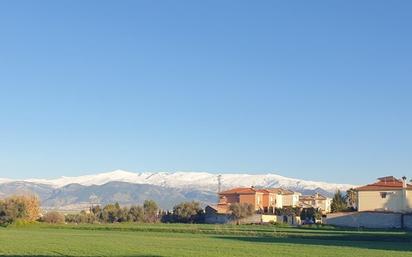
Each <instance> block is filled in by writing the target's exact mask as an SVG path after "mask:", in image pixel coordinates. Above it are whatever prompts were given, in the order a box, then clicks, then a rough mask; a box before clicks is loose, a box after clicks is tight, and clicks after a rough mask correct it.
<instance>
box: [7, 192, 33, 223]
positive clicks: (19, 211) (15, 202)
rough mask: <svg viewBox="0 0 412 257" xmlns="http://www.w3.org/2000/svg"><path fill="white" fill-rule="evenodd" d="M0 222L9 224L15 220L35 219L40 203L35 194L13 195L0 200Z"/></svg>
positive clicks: (30, 220)
mask: <svg viewBox="0 0 412 257" xmlns="http://www.w3.org/2000/svg"><path fill="white" fill-rule="evenodd" d="M0 205H1V207H0V223H1V224H3V225H7V224H10V223H12V222H14V221H16V220H24V221H27V222H33V221H36V220H37V219H38V218H39V216H40V207H39V206H40V204H39V200H38V198H37V197H36V196H31V195H23V196H13V197H9V198H6V199H4V200H3V201H1V202H0Z"/></svg>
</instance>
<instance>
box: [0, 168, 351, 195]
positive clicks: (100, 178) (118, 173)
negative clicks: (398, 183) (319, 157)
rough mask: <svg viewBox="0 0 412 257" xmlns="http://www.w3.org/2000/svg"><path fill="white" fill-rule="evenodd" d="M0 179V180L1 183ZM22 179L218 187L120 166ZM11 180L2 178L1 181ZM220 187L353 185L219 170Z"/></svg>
mask: <svg viewBox="0 0 412 257" xmlns="http://www.w3.org/2000/svg"><path fill="white" fill-rule="evenodd" d="M2 181H3V180H2V179H0V183H2ZM24 181H25V182H31V183H37V184H45V185H50V186H52V187H54V188H60V187H63V186H66V185H69V184H80V185H83V186H91V185H104V184H106V183H109V182H127V183H132V184H149V185H156V186H162V187H169V188H180V189H189V188H196V189H198V190H207V191H216V190H217V187H218V179H217V174H212V173H206V172H170V173H169V172H142V173H133V172H128V171H123V170H115V171H112V172H108V173H101V174H97V175H86V176H79V177H61V178H57V179H27V180H24ZM5 182H11V181H10V180H6V179H4V182H3V183H5ZM221 182H222V188H223V189H228V188H232V187H239V186H242V187H243V186H244V187H249V186H256V187H266V188H274V187H283V188H287V189H293V190H298V191H299V190H316V189H323V190H324V191H327V192H331V193H332V192H335V191H336V190H337V189H339V190H347V189H348V188H350V187H354V185H349V184H333V183H326V182H315V181H306V180H300V179H294V178H287V177H283V176H280V175H276V174H270V173H269V174H262V175H249V174H221Z"/></svg>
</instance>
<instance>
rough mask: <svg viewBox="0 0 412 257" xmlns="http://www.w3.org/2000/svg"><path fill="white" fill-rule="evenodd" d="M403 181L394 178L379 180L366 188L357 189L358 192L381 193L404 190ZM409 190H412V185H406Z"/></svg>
mask: <svg viewBox="0 0 412 257" xmlns="http://www.w3.org/2000/svg"><path fill="white" fill-rule="evenodd" d="M402 187H403V181H402V180H400V179H396V178H395V177H393V176H389V177H382V178H378V181H377V182H375V183H373V184H369V185H366V186H361V187H358V188H355V190H357V191H380V190H394V189H395V190H397V189H402ZM406 188H407V189H408V190H412V185H410V184H406Z"/></svg>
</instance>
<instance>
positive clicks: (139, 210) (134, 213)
mask: <svg viewBox="0 0 412 257" xmlns="http://www.w3.org/2000/svg"><path fill="white" fill-rule="evenodd" d="M128 221H132V222H144V210H143V207H142V206H131V207H130V209H129V214H128Z"/></svg>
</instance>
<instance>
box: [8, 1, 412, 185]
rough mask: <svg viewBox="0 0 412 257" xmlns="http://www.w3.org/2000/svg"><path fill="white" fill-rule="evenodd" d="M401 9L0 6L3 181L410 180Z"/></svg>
mask: <svg viewBox="0 0 412 257" xmlns="http://www.w3.org/2000/svg"><path fill="white" fill-rule="evenodd" d="M411 13H412V2H411V1H377V0H373V1H326V0H325V1H306V0H302V1H282V2H281V1H221V0H218V1H149V0H148V1H1V2H0V177H8V178H27V177H45V178H52V177H58V176H62V175H65V176H76V175H82V174H90V173H98V172H105V171H110V170H113V169H125V170H131V171H209V172H215V173H217V172H219V173H227V172H242V173H269V172H276V173H278V174H280V175H284V176H290V177H297V178H303V179H313V180H322V181H330V182H341V183H343V182H347V183H364V182H370V181H373V180H374V179H375V178H376V177H379V176H384V175H396V176H402V175H407V176H409V177H412V30H411V29H412V15H411Z"/></svg>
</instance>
